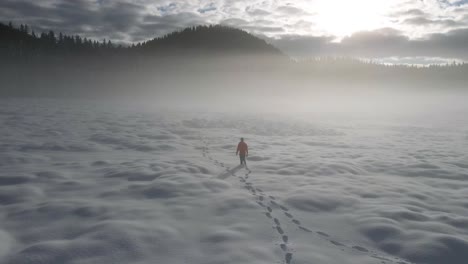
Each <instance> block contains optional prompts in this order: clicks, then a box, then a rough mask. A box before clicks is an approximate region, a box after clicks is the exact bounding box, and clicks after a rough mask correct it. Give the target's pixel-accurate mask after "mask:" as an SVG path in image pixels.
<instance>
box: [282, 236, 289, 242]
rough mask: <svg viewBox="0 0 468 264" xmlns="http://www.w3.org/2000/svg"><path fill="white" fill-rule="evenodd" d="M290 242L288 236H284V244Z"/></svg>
mask: <svg viewBox="0 0 468 264" xmlns="http://www.w3.org/2000/svg"><path fill="white" fill-rule="evenodd" d="M288 240H289V238H288V236H286V235H285V236H283V242H284V243H288Z"/></svg>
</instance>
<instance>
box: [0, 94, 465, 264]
mask: <svg viewBox="0 0 468 264" xmlns="http://www.w3.org/2000/svg"><path fill="white" fill-rule="evenodd" d="M464 116H466V115H464ZM447 120H448V119H447V118H443V119H441V120H439V121H438V120H435V119H431V120H427V119H418V120H417V121H416V120H408V119H399V118H388V119H365V118H363V119H358V118H355V119H352V120H350V119H346V120H343V119H340V118H336V119H333V118H331V117H330V118H328V117H327V118H325V117H324V116H323V115H310V116H308V115H303V116H299V115H297V116H294V117H281V116H270V115H267V114H264V115H239V116H235V115H232V114H213V113H212V114H210V113H181V112H151V111H143V110H135V109H130V108H126V107H123V106H119V105H117V106H104V105H103V104H101V103H98V102H76V101H54V100H16V99H15V100H12V99H10V100H6V99H2V102H1V105H0V124H1V127H2V129H1V130H0V138H1V141H0V142H1V143H0V207H1V211H0V219H1V221H0V263H4V264H89V263H192V264H196V263H200V264H202V263H203V264H218V263H223V264H227V263H236V264H237V263H256V264H257V263H258V264H261V263H265V264H266V263H268V264H270V263H287V264H291V263H297V264H299V263H318V264H320V263H327V264H342V263H351V264H353V263H355V264H370V263H387V264H390V263H399V264H402V263H408V264H409V263H425V264H442V263H444V264H462V263H466V260H467V259H468V181H467V179H468V155H467V153H468V127H467V125H466V124H468V122H466V120H461V119H460V118H458V119H457V118H456V117H454V116H451V117H450V121H447ZM240 136H243V137H245V138H246V141H247V143H248V144H249V147H250V157H249V158H248V160H247V163H248V168H246V167H242V166H240V165H238V159H237V157H235V146H236V144H237V140H238V138H239V137H240Z"/></svg>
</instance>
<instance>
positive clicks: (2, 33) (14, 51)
mask: <svg viewBox="0 0 468 264" xmlns="http://www.w3.org/2000/svg"><path fill="white" fill-rule="evenodd" d="M184 51H186V52H189V53H190V52H193V53H197V52H202V53H203V54H207V53H208V54H209V53H216V54H219V53H224V54H238V55H239V54H242V55H249V54H258V55H268V56H279V57H285V56H284V55H283V54H282V53H281V51H280V50H278V49H277V48H276V47H274V46H272V45H270V44H268V43H267V42H266V41H265V40H263V39H260V38H257V37H255V36H253V35H251V34H249V33H247V32H245V31H243V30H240V29H236V28H231V27H226V26H221V25H211V26H197V27H190V28H186V29H184V30H181V31H176V32H173V33H170V34H167V35H165V36H162V37H158V38H154V39H152V40H149V41H146V42H142V43H137V44H133V45H131V46H122V45H115V44H113V43H112V42H111V41H110V40H102V41H100V42H98V41H96V40H91V39H87V38H82V37H80V36H68V35H64V34H62V33H58V34H56V33H55V32H53V31H49V32H47V33H46V32H42V33H40V34H36V33H35V32H30V30H29V27H28V26H27V25H20V26H19V27H18V28H16V27H14V26H13V25H12V24H11V23H10V24H9V25H5V24H2V23H0V53H1V55H2V57H10V58H16V59H18V58H24V57H31V56H32V57H37V56H49V55H75V54H77V55H80V56H82V55H86V54H89V55H93V56H94V55H97V54H98V53H99V54H114V55H119V54H121V55H125V54H138V53H140V54H145V55H148V54H151V53H153V54H156V55H160V56H162V55H164V54H167V53H172V52H184Z"/></svg>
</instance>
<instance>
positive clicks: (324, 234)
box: [316, 231, 330, 237]
mask: <svg viewBox="0 0 468 264" xmlns="http://www.w3.org/2000/svg"><path fill="white" fill-rule="evenodd" d="M316 233H317V234H319V235H321V236H324V237H330V235H329V234H327V233H324V232H320V231H317V232H316Z"/></svg>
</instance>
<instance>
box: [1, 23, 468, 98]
mask: <svg viewBox="0 0 468 264" xmlns="http://www.w3.org/2000/svg"><path fill="white" fill-rule="evenodd" d="M0 57H1V58H2V59H1V62H0V77H1V79H2V86H1V87H0V95H14V96H37V95H43V96H69V95H80V94H87V93H90V92H91V93H93V94H102V95H106V94H109V93H111V94H120V93H122V94H128V93H135V92H138V91H139V87H143V86H145V87H146V88H145V89H148V90H157V89H159V88H161V87H163V86H164V87H165V88H166V89H168V87H169V86H170V85H169V84H168V82H170V78H179V79H180V78H182V77H183V78H187V80H191V79H190V78H192V80H193V78H195V80H197V81H198V82H199V83H200V85H204V86H206V85H213V86H216V87H218V88H217V89H223V85H220V84H223V83H226V79H229V80H232V79H235V80H238V83H237V85H239V86H242V85H244V83H243V81H245V80H247V79H248V80H253V79H255V80H256V85H255V86H256V87H258V86H259V85H264V86H265V87H269V86H268V85H271V84H275V85H278V86H280V87H283V88H284V89H286V88H287V89H292V88H293V87H296V88H297V87H299V88H298V89H313V88H316V87H317V86H327V85H330V84H332V85H338V86H342V85H344V84H346V85H348V86H350V87H351V86H360V85H363V84H366V85H367V84H369V85H387V86H390V85H393V86H398V87H412V86H422V87H432V88H447V87H463V86H464V84H465V83H466V81H467V79H468V77H467V76H468V75H467V73H468V65H467V64H450V65H431V66H429V67H416V66H408V65H382V64H377V63H373V62H364V61H362V60H358V59H353V58H336V57H325V58H314V59H308V60H303V61H300V62H298V61H293V60H291V59H290V58H289V57H287V56H286V55H284V54H283V53H282V52H281V51H280V50H278V49H277V48H276V47H274V46H272V45H270V44H268V43H267V42H266V41H265V40H263V39H260V38H257V37H255V36H253V35H251V34H249V33H247V32H245V31H243V30H240V29H236V28H231V27H227V26H220V25H212V26H196V27H190V28H186V29H184V30H181V31H177V32H173V33H170V34H167V35H165V36H162V37H159V38H155V39H152V40H149V41H146V42H141V43H137V44H133V45H131V46H122V45H116V44H113V43H112V42H111V40H103V41H100V42H99V41H96V40H91V39H87V38H82V37H80V36H69V35H65V34H62V33H58V34H57V33H55V32H53V31H49V32H47V33H46V32H42V33H40V34H38V33H36V32H33V31H30V28H29V26H27V25H20V26H19V27H15V26H13V25H12V24H11V23H9V24H8V25H6V24H1V23H0ZM200 79H206V80H205V82H203V81H201V80H200ZM187 83H191V81H187ZM184 84H185V83H178V86H181V85H184ZM246 85H247V84H246ZM225 89H228V88H225ZM279 89H281V88H279Z"/></svg>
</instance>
